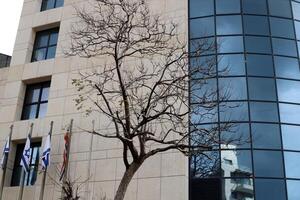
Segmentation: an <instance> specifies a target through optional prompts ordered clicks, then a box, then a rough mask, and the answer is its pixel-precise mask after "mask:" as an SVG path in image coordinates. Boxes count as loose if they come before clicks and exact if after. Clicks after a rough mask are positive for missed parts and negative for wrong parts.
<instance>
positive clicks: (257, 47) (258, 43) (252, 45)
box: [245, 36, 271, 53]
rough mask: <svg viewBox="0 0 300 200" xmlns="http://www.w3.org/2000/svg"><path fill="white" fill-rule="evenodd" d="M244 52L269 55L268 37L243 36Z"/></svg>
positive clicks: (269, 44)
mask: <svg viewBox="0 0 300 200" xmlns="http://www.w3.org/2000/svg"><path fill="white" fill-rule="evenodd" d="M245 45H246V51H247V52H251V53H271V43H270V38H268V37H256V36H245Z"/></svg>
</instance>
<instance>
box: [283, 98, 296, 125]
mask: <svg viewBox="0 0 300 200" xmlns="http://www.w3.org/2000/svg"><path fill="white" fill-rule="evenodd" d="M279 110H280V119H281V122H283V123H291V124H300V106H299V105H293V104H283V103H280V104H279Z"/></svg>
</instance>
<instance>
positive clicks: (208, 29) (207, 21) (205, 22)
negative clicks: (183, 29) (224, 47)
mask: <svg viewBox="0 0 300 200" xmlns="http://www.w3.org/2000/svg"><path fill="white" fill-rule="evenodd" d="M214 34H215V25H214V18H213V17H206V18H197V19H191V20H190V37H191V38H199V37H206V36H212V35H214Z"/></svg>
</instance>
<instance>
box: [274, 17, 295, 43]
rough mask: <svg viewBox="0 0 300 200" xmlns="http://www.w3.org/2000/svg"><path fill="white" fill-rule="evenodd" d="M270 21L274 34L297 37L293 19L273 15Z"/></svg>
mask: <svg viewBox="0 0 300 200" xmlns="http://www.w3.org/2000/svg"><path fill="white" fill-rule="evenodd" d="M270 23H271V33H272V36H276V37H285V38H291V39H294V38H295V33H294V23H293V21H292V20H289V19H282V18H276V17H271V18H270Z"/></svg>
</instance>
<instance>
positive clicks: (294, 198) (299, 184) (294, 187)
mask: <svg viewBox="0 0 300 200" xmlns="http://www.w3.org/2000/svg"><path fill="white" fill-rule="evenodd" d="M298 167H299V166H298ZM299 188H300V181H297V180H287V193H288V199H289V200H298V199H300V190H299Z"/></svg>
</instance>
